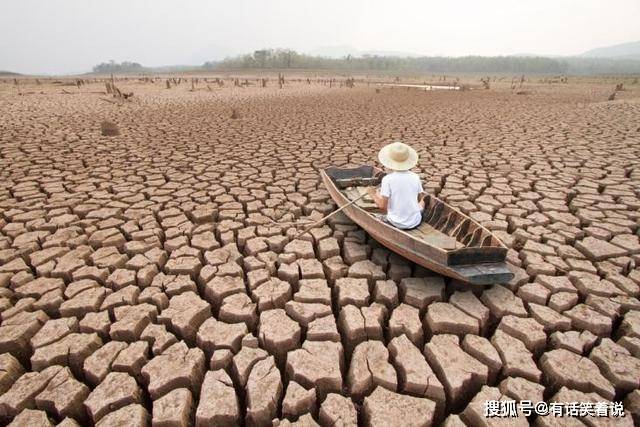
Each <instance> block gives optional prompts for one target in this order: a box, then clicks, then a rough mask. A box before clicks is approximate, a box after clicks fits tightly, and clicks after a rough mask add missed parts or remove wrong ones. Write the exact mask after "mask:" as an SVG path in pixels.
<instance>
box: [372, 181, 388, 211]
mask: <svg viewBox="0 0 640 427" xmlns="http://www.w3.org/2000/svg"><path fill="white" fill-rule="evenodd" d="M367 192H368V193H369V195H370V196H371V198H372V199H373V202H374V203H375V204H376V206H377V207H378V209H380V210H381V211H382V212H386V211H387V206H388V205H389V198H388V197H384V196H382V195H380V193H378V191H377V190H376V188H375V187H369V188H367Z"/></svg>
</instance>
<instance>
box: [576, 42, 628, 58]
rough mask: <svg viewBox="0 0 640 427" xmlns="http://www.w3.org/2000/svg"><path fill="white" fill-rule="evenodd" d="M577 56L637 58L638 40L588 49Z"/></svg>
mask: <svg viewBox="0 0 640 427" xmlns="http://www.w3.org/2000/svg"><path fill="white" fill-rule="evenodd" d="M578 56H581V57H583V58H612V59H639V60H640V41H637V42H630V43H622V44H615V45H613V46H605V47H598V48H596V49H591V50H588V51H586V52H584V53H582V54H580V55H578Z"/></svg>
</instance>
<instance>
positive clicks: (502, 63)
mask: <svg viewBox="0 0 640 427" xmlns="http://www.w3.org/2000/svg"><path fill="white" fill-rule="evenodd" d="M235 69H238V70H248V69H264V70H269V69H292V70H293V69H302V70H314V69H315V70H322V69H326V70H336V71H337V70H344V71H380V72H392V71H407V72H427V73H444V72H447V73H483V74H484V73H516V74H521V73H526V74H556V75H557V74H565V75H571V74H636V73H640V60H632V59H605V58H581V57H563V58H549V57H542V56H462V57H447V56H422V57H398V56H382V55H362V56H351V55H347V56H345V57H342V58H329V57H323V56H314V55H307V54H304V53H299V52H296V51H294V50H291V49H261V50H256V51H254V52H253V53H250V54H244V55H239V56H235V57H231V58H226V59H224V60H222V61H208V62H205V63H204V64H203V65H202V66H194V67H183V66H179V67H160V68H148V67H144V66H142V65H141V64H139V63H137V62H129V61H124V62H121V63H117V62H115V61H113V60H112V61H109V62H103V63H101V64H98V65H96V66H95V67H93V72H94V73H101V74H109V73H114V74H115V73H152V72H163V71H168V70H170V71H196V70H206V71H210V70H235Z"/></svg>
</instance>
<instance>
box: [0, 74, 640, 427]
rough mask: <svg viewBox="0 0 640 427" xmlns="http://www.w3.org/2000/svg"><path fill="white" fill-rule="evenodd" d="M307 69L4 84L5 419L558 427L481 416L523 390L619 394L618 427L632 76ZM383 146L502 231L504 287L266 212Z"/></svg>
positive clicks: (0, 242) (0, 111) (626, 304)
mask: <svg viewBox="0 0 640 427" xmlns="http://www.w3.org/2000/svg"><path fill="white" fill-rule="evenodd" d="M307 77H309V78H310V79H311V82H310V84H309V83H307V82H306V81H305V80H304V79H306V78H307ZM324 77H326V76H324ZM300 78H301V81H287V83H285V87H284V88H283V89H278V87H277V85H276V84H275V82H274V81H273V78H272V80H271V81H270V82H269V83H268V86H267V87H266V88H259V87H257V86H255V85H254V86H250V87H245V88H243V87H233V84H232V82H231V80H226V81H225V86H224V87H219V86H218V85H216V84H214V83H212V80H211V77H209V78H208V80H209V82H208V83H207V82H205V81H204V80H203V79H202V77H201V78H200V80H199V82H198V84H197V85H196V86H195V89H196V90H195V91H191V90H190V89H191V84H190V82H183V83H181V84H179V85H177V86H174V87H172V88H171V89H166V86H165V81H164V80H158V81H156V82H155V83H151V82H143V81H138V80H136V79H129V80H127V81H124V80H118V81H117V82H116V85H117V86H118V87H119V88H120V89H121V90H122V91H123V92H129V91H133V92H134V96H133V98H131V99H130V100H128V101H118V100H114V99H113V98H111V97H110V96H107V95H105V94H101V93H100V92H102V91H104V83H103V82H90V83H89V84H86V85H82V86H80V88H77V87H75V86H73V85H66V86H65V85H62V84H61V83H56V82H55V79H54V80H45V79H42V80H41V81H40V82H39V83H40V84H38V83H37V82H36V81H35V80H29V81H25V80H23V81H22V82H21V84H20V86H19V87H16V86H15V85H14V84H13V81H12V80H11V79H5V80H4V83H0V117H2V120H1V121H0V229H1V234H0V313H1V314H0V319H1V323H0V422H11V421H13V422H14V425H51V423H53V424H58V423H61V422H62V423H63V424H64V425H74V420H75V421H77V422H78V423H80V424H92V423H97V424H99V425H102V426H107V425H114V426H115V425H123V423H125V422H128V423H129V424H127V425H148V424H150V423H151V421H152V420H153V425H157V426H179V425H190V424H195V425H202V426H205V425H231V424H234V423H235V424H241V425H243V424H246V425H269V424H271V423H272V420H273V422H274V423H277V422H279V423H280V424H289V423H297V424H300V425H315V424H316V423H319V424H320V425H323V426H329V425H353V426H355V425H430V424H433V425H439V424H441V423H445V424H446V425H449V426H455V425H465V424H466V425H493V424H498V423H503V424H504V423H506V424H508V425H516V424H527V422H531V423H536V424H537V425H543V426H544V425H560V424H554V423H557V422H558V419H557V418H554V417H553V416H547V417H541V416H540V417H535V416H532V417H529V418H528V419H527V418H525V417H524V415H522V414H520V416H519V417H518V418H514V419H510V420H506V421H505V420H502V421H500V422H498V420H497V419H496V418H485V416H484V415H485V401H487V400H498V399H501V400H514V399H515V400H516V401H521V400H531V401H533V402H538V401H546V402H549V403H551V402H572V401H583V402H588V401H592V402H595V401H623V402H624V406H625V411H626V414H627V416H626V417H625V418H621V419H615V420H614V419H611V420H608V422H610V423H613V424H616V425H632V424H633V419H632V414H634V415H633V416H635V417H638V416H639V414H640V390H639V389H640V301H639V300H638V297H639V295H640V270H639V269H638V268H637V267H636V265H640V242H639V238H638V229H639V225H638V220H639V218H640V209H639V208H640V160H639V159H640V103H638V99H640V85H637V84H636V85H633V84H625V89H626V90H624V91H622V92H618V94H617V96H616V100H615V101H612V102H607V101H606V100H607V97H608V96H609V94H610V93H611V92H612V89H613V86H614V83H615V82H616V80H615V79H600V80H598V79H595V78H591V79H588V78H583V79H574V78H570V80H569V83H567V84H547V83H542V82H541V81H540V79H532V81H528V82H526V83H525V84H524V87H523V88H522V90H525V91H526V92H527V93H526V94H523V95H516V94H515V93H514V91H511V90H510V89H509V85H510V79H505V80H503V81H496V82H492V88H491V89H490V90H471V91H464V92H453V91H448V92H444V91H433V92H419V91H416V90H406V89H382V90H379V91H376V90H375V89H376V87H377V86H375V84H372V83H368V84H367V83H366V82H363V81H357V82H356V87H355V88H353V89H348V88H346V87H341V85H340V83H339V81H337V82H335V83H333V84H332V87H331V88H329V86H328V85H327V84H326V83H318V82H316V80H315V76H314V75H312V74H308V75H306V76H300ZM360 78H364V77H363V76H360ZM377 80H379V79H375V78H373V77H371V78H370V81H377ZM406 81H409V80H406ZM60 82H62V83H64V81H63V80H60ZM251 82H252V83H255V79H251ZM413 82H420V79H414V81H413ZM471 82H472V83H474V84H475V85H478V81H477V79H475V80H473V81H471ZM207 85H208V87H207ZM518 90H520V89H518ZM19 93H21V94H19ZM233 110H235V111H236V112H237V115H238V118H235V119H232V118H231V115H232V111H233ZM105 120H106V121H110V122H113V123H115V124H117V126H118V128H119V131H120V135H118V136H102V135H101V127H100V124H101V122H103V121H105ZM393 140H402V141H404V142H406V143H408V144H411V145H413V146H414V147H415V148H416V149H417V150H418V152H419V154H420V163H419V168H418V169H419V172H420V173H421V175H422V177H423V182H424V185H425V188H426V189H428V191H429V192H431V193H432V194H436V195H438V196H439V197H440V198H442V199H445V200H446V201H448V202H449V203H451V204H452V205H455V206H457V207H458V208H459V209H461V210H462V211H464V212H465V213H467V214H469V215H471V216H472V217H473V218H474V219H476V220H478V221H480V222H481V223H483V224H484V225H486V226H487V227H488V228H490V229H492V230H494V232H495V233H496V235H498V236H499V237H500V238H501V239H502V240H503V241H504V243H505V244H506V245H507V246H508V247H509V248H510V250H509V253H508V260H509V263H510V265H511V267H512V269H513V271H514V273H515V278H514V279H513V280H512V281H511V282H510V283H505V284H502V285H495V286H490V287H474V288H469V287H467V286H465V285H464V284H461V283H455V282H452V281H451V280H449V279H447V278H443V277H441V276H438V275H435V274H434V273H432V272H429V271H427V270H424V269H423V268H419V267H416V266H415V265H413V264H411V263H410V262H408V261H406V260H404V259H402V258H400V257H398V256H397V255H394V254H392V253H389V252H388V251H387V250H386V249H384V248H382V247H381V246H380V245H379V244H377V243H376V242H375V241H373V240H372V239H371V238H369V237H368V236H367V235H366V234H365V233H364V232H363V231H362V230H361V229H359V228H358V227H357V226H355V225H354V224H352V223H350V222H349V221H348V219H346V218H345V217H337V218H335V219H333V220H331V221H329V223H328V224H327V225H325V226H323V227H321V228H318V229H316V230H314V231H313V232H312V233H310V234H309V235H307V236H305V237H304V238H301V239H298V240H293V239H292V236H293V235H294V234H295V230H294V229H293V228H291V229H286V228H278V227H273V226H272V223H271V222H270V220H269V218H275V219H280V220H295V219H298V218H305V217H309V216H310V217H318V216H320V215H322V214H326V213H328V212H330V211H331V210H332V209H334V208H335V205H334V204H333V203H332V201H331V200H330V198H329V197H328V194H327V192H326V191H325V190H324V188H323V186H322V184H321V182H320V179H319V174H318V170H319V169H320V168H322V167H325V166H328V165H348V164H349V165H358V164H361V163H371V162H373V161H374V160H375V159H376V153H377V151H378V150H379V148H380V147H381V146H382V145H384V144H386V143H388V142H391V141H393ZM583 415H584V414H583ZM278 420H280V421H278ZM564 421H565V422H567V423H568V422H569V421H571V422H573V424H567V425H582V424H583V423H586V424H588V425H604V424H605V421H607V420H605V419H602V418H596V417H590V416H586V417H582V418H581V419H580V420H579V419H577V418H574V419H572V420H569V421H567V420H564ZM636 422H639V421H638V418H636ZM563 425H564V424H563Z"/></svg>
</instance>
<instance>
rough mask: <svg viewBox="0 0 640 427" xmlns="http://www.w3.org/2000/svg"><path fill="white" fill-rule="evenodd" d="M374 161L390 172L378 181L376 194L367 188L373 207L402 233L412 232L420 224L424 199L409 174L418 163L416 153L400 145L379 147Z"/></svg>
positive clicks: (416, 180) (393, 144)
mask: <svg viewBox="0 0 640 427" xmlns="http://www.w3.org/2000/svg"><path fill="white" fill-rule="evenodd" d="M378 159H379V160H380V163H382V165H383V166H385V167H386V168H387V169H390V170H391V172H390V173H388V174H387V175H386V176H385V177H384V178H382V183H381V184H380V191H379V192H377V191H376V189H375V188H374V187H370V188H368V192H369V195H370V196H371V197H372V198H373V200H374V202H375V204H376V205H377V206H378V208H379V209H380V210H382V211H383V212H386V215H383V216H382V217H381V219H382V220H383V221H385V222H387V223H388V224H391V225H393V226H394V227H396V228H399V229H402V230H410V229H412V228H416V227H417V226H419V225H420V223H421V222H422V211H423V210H424V196H425V195H426V194H425V193H424V191H423V190H422V184H421V182H420V177H419V176H418V175H417V174H415V173H413V172H411V171H410V170H409V169H411V168H413V167H414V166H415V165H416V163H418V153H417V152H416V150H414V149H413V148H411V147H410V146H408V145H406V144H403V143H402V142H394V143H392V144H389V145H386V146H384V147H382V149H381V150H380V153H379V154H378Z"/></svg>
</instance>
